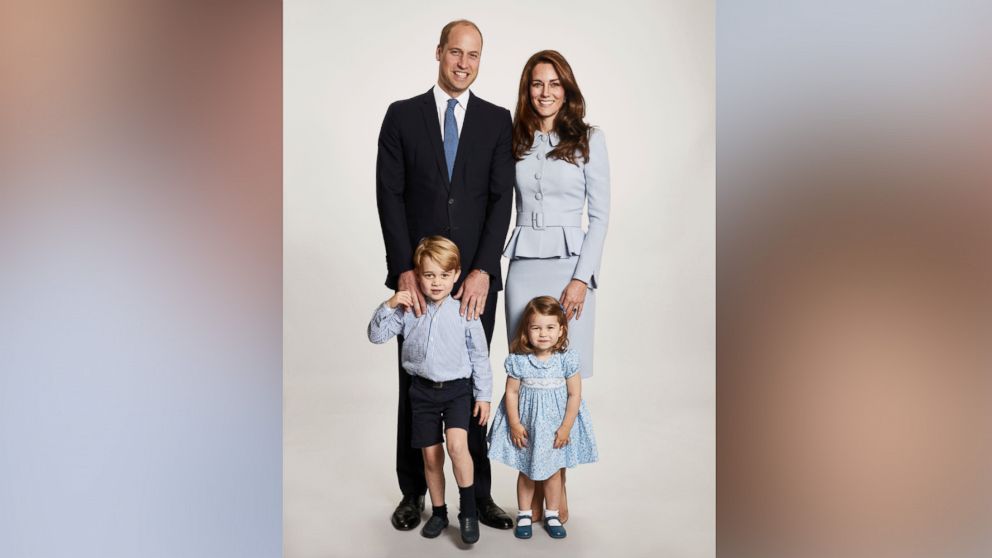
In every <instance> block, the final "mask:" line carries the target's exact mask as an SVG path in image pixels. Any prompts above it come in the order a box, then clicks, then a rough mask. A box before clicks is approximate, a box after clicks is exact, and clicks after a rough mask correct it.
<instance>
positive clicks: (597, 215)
mask: <svg viewBox="0 0 992 558" xmlns="http://www.w3.org/2000/svg"><path fill="white" fill-rule="evenodd" d="M557 145H558V136H557V134H555V133H554V132H552V133H551V134H544V133H541V132H537V133H535V134H534V144H533V146H532V148H531V150H530V151H529V152H528V153H527V156H526V157H525V158H524V159H522V160H521V161H518V162H517V166H516V185H515V189H514V193H515V198H516V210H517V220H516V227H515V228H514V229H513V233H512V234H511V236H510V240H509V242H507V245H506V249H505V250H504V251H503V255H504V256H506V257H507V258H509V260H510V266H509V271H508V273H507V278H506V283H505V296H506V326H507V338H508V339H510V340H511V341H512V336H513V334H514V332H515V331H516V328H517V323H518V321H519V319H520V316H521V313H522V312H523V309H524V306H526V305H527V303H528V302H529V301H530V300H531V299H532V298H534V297H536V296H541V295H548V296H552V297H554V298H556V299H558V298H560V297H561V293H562V291H563V290H564V289H565V286H566V285H567V284H568V282H569V281H570V280H571V279H573V278H575V279H579V280H581V281H583V282H585V283H586V285H588V287H589V288H588V291H587V294H586V300H585V304H584V305H583V310H582V316H581V317H580V318H579V319H578V320H576V319H575V318H572V319H571V320H570V321H569V324H568V327H569V347H570V348H573V349H575V350H576V351H577V352H578V354H579V371H580V373H581V375H582V377H583V378H588V377H590V376H592V371H593V366H592V365H593V331H594V326H595V322H596V294H595V289H597V288H598V287H599V277H600V274H599V266H600V261H601V259H602V256H603V244H604V241H605V240H606V228H607V223H608V222H609V214H610V164H609V160H608V157H607V153H606V140H605V138H604V136H603V132H602V131H601V130H599V129H597V128H594V129H593V130H592V131H591V132H590V135H589V159H588V161H586V162H583V161H582V159H581V157H580V158H578V160H577V164H572V163H568V162H566V161H562V160H559V159H548V157H547V154H548V152H549V151H551V150H552V149H554V147H555V146H557ZM586 208H588V227H587V228H586V229H585V230H583V226H582V225H583V219H582V217H583V210H584V209H586Z"/></svg>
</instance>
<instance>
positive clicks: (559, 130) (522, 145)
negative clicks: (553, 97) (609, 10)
mask: <svg viewBox="0 0 992 558" xmlns="http://www.w3.org/2000/svg"><path fill="white" fill-rule="evenodd" d="M541 63H547V64H551V67H552V68H554V69H555V73H556V74H558V80H559V81H560V82H561V85H562V88H564V90H565V99H564V102H563V103H562V107H561V110H559V111H558V114H557V115H556V116H555V123H554V131H555V133H556V134H558V140H559V143H558V145H557V146H555V148H554V149H552V150H551V151H550V152H549V153H548V158H550V159H560V160H563V161H568V162H569V163H572V164H573V165H574V164H577V163H576V160H577V158H578V156H579V155H581V156H582V161H583V162H586V161H588V160H589V130H590V129H591V128H592V126H590V125H589V124H586V123H585V121H583V118H585V116H586V101H585V99H584V98H583V97H582V91H580V90H579V84H578V83H576V81H575V75H574V74H573V73H572V67H571V66H569V65H568V61H567V60H565V57H564V56H562V55H561V54H560V53H559V52H558V51H556V50H542V51H540V52H538V53H535V54H534V55H533V56H531V57H530V59H529V60H527V64H525V65H524V71H523V72H522V73H521V74H520V90H519V91H518V94H517V110H516V114H515V115H514V118H513V156H514V157H516V158H517V160H518V161H519V160H520V159H523V158H524V156H526V155H527V152H528V151H530V148H531V145H533V143H534V132H536V131H537V130H540V129H541V117H540V115H538V114H537V111H535V110H534V107H533V105H531V102H530V82H531V78H532V75H533V72H534V67H535V66H537V65H538V64H541Z"/></svg>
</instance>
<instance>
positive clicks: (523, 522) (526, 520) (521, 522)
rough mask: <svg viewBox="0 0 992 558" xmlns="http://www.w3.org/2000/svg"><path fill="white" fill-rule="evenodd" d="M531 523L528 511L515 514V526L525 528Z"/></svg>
mask: <svg viewBox="0 0 992 558" xmlns="http://www.w3.org/2000/svg"><path fill="white" fill-rule="evenodd" d="M532 523H533V521H532V518H531V511H530V510H520V511H518V512H517V526H519V527H527V526H528V525H531V524H532Z"/></svg>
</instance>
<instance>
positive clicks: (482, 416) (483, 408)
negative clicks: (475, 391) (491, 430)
mask: <svg viewBox="0 0 992 558" xmlns="http://www.w3.org/2000/svg"><path fill="white" fill-rule="evenodd" d="M472 416H473V417H479V426H482V425H484V424H486V423H487V422H489V402H488V401H476V402H475V409H473V410H472Z"/></svg>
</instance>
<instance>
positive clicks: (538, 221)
mask: <svg viewBox="0 0 992 558" xmlns="http://www.w3.org/2000/svg"><path fill="white" fill-rule="evenodd" d="M530 221H531V223H530V224H531V226H532V227H533V228H535V229H537V230H544V213H531V214H530Z"/></svg>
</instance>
